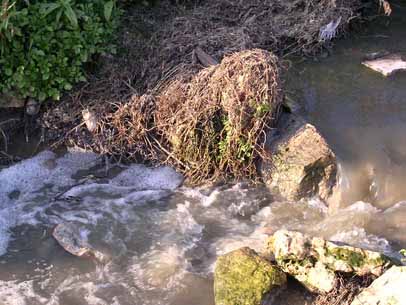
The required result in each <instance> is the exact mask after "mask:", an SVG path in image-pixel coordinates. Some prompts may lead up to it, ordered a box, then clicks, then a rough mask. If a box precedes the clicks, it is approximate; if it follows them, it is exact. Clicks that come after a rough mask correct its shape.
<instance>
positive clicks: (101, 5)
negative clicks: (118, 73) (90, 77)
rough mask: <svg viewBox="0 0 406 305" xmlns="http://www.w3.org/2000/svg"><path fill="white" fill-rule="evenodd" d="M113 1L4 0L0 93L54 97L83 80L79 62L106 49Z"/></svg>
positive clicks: (115, 12) (114, 16) (114, 20)
mask: <svg viewBox="0 0 406 305" xmlns="http://www.w3.org/2000/svg"><path fill="white" fill-rule="evenodd" d="M117 16H118V10H117V9H116V5H115V1H114V0H109V1H107V0H54V1H46V0H30V1H25V0H24V1H23V0H17V1H15V2H11V1H7V0H2V7H1V13H0V92H11V93H13V94H17V95H19V96H21V97H33V98H37V99H38V100H40V101H43V100H45V99H47V98H52V99H54V100H58V99H59V97H60V94H61V92H62V91H63V90H70V89H71V88H72V86H73V85H74V84H75V83H77V82H79V81H83V80H85V75H84V68H83V64H84V63H86V62H88V61H90V60H91V59H92V56H93V55H95V54H100V53H103V52H106V51H111V49H109V44H108V42H109V41H110V39H111V35H112V33H113V31H114V29H115V26H116V23H117Z"/></svg>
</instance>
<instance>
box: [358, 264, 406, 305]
mask: <svg viewBox="0 0 406 305" xmlns="http://www.w3.org/2000/svg"><path fill="white" fill-rule="evenodd" d="M405 283H406V267H397V266H393V267H392V268H390V269H389V270H388V271H386V272H385V273H384V274H383V275H382V276H381V277H379V278H378V279H376V280H375V281H374V282H373V283H372V284H371V286H369V287H368V288H366V289H365V290H364V291H363V292H361V294H359V295H358V296H357V297H356V298H355V300H354V301H353V302H352V303H351V305H403V304H406V291H405V289H404V287H405Z"/></svg>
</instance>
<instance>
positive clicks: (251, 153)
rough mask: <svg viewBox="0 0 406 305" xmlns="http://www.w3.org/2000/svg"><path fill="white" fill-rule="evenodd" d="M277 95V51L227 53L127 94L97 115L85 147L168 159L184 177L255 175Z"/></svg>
mask: <svg viewBox="0 0 406 305" xmlns="http://www.w3.org/2000/svg"><path fill="white" fill-rule="evenodd" d="M282 99H283V92H282V89H281V81H280V79H279V66H278V59H277V57H275V56H274V55H272V54H271V53H269V52H267V51H263V50H257V49H254V50H251V51H243V52H239V53H235V54H233V55H231V56H228V57H226V58H225V59H224V60H223V61H222V63H221V64H219V65H215V66H211V67H208V68H206V69H203V70H201V71H200V72H199V73H197V74H196V75H193V74H191V73H190V72H189V71H188V70H186V71H179V74H178V75H177V77H174V78H173V79H171V81H168V83H167V84H165V85H163V87H162V89H161V90H160V93H159V94H157V95H155V96H152V95H142V96H138V95H134V96H133V97H132V99H131V101H130V102H129V103H126V104H124V105H122V106H120V107H118V109H117V110H116V111H114V112H112V113H110V114H108V115H107V116H105V117H103V119H102V120H100V121H99V126H98V128H97V129H96V130H95V131H94V133H93V134H92V138H93V139H94V141H93V142H92V145H91V149H92V150H96V151H98V152H107V153H111V154H114V155H122V154H123V153H124V156H125V157H126V158H127V159H136V160H144V161H151V162H159V163H164V164H170V165H173V166H175V167H176V168H178V170H179V171H181V172H183V173H184V174H185V176H186V177H188V178H189V182H190V183H192V184H197V183H200V182H202V181H208V180H215V179H217V178H225V177H228V176H232V177H235V178H242V177H250V178H255V177H256V176H257V172H256V161H257V160H258V158H260V157H261V158H268V156H267V155H266V153H265V151H264V144H265V140H266V134H265V131H266V130H268V129H269V128H271V127H272V126H274V123H275V120H276V118H277V115H278V111H279V108H280V105H281V103H282ZM82 144H84V143H82Z"/></svg>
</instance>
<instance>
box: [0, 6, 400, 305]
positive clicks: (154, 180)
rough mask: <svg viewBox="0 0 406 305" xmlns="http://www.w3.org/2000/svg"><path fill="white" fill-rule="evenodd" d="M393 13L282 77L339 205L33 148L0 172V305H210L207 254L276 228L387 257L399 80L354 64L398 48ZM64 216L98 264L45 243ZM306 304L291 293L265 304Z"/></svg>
mask: <svg viewBox="0 0 406 305" xmlns="http://www.w3.org/2000/svg"><path fill="white" fill-rule="evenodd" d="M399 10H400V11H401V12H403V13H402V14H399V16H398V17H396V18H395V19H394V21H393V23H392V25H391V26H390V27H388V28H385V27H379V26H376V27H374V28H372V29H370V30H368V31H362V33H360V34H358V35H357V37H353V38H351V39H348V40H345V41H343V42H341V43H340V46H338V47H337V48H336V49H335V52H334V55H332V56H331V57H329V58H326V59H323V60H321V61H319V62H310V63H309V62H307V63H302V64H296V65H295V66H294V67H293V68H292V69H291V72H290V74H289V79H288V83H287V85H288V88H289V90H290V94H292V96H295V97H296V98H297V99H298V100H299V101H300V103H301V104H302V105H303V114H304V115H305V116H306V117H307V119H308V120H309V121H310V122H312V123H313V124H315V125H316V126H317V127H318V128H319V129H320V130H321V132H322V133H323V134H324V135H325V137H326V138H327V140H328V141H329V142H330V143H331V145H332V147H333V148H334V150H335V151H336V153H337V156H338V158H339V160H340V165H341V172H342V179H341V180H342V181H341V186H342V188H343V190H344V193H345V198H344V200H343V202H342V205H341V208H340V209H339V210H338V211H334V212H331V211H330V212H329V211H328V208H326V207H325V205H324V204H323V203H322V202H320V201H319V200H318V199H317V198H314V199H311V200H303V201H300V202H278V201H275V200H274V199H273V198H272V196H271V195H270V194H269V193H268V192H267V191H266V190H265V189H263V188H260V187H252V186H249V185H247V184H244V183H240V184H236V185H225V186H221V187H213V188H201V189H199V188H193V189H192V188H187V187H181V186H180V185H181V184H182V177H181V176H179V175H178V174H177V173H175V172H174V171H173V170H171V169H170V168H156V169H151V168H146V167H144V166H141V165H132V166H128V167H119V166H115V167H113V168H112V169H111V170H109V172H108V173H106V170H105V167H104V166H103V165H102V160H101V159H100V158H99V157H98V156H96V155H93V154H90V153H84V152H79V151H71V152H67V153H64V154H55V153H53V152H49V151H44V152H42V153H40V154H38V155H37V156H35V157H33V158H31V159H28V160H25V161H23V162H21V163H19V164H16V165H14V166H12V167H9V168H7V169H3V170H1V171H0V304H1V305H20V304H21V305H39V304H41V305H45V304H47V305H88V304H89V305H144V304H145V305H147V304H153V305H159V304H165V305H172V304H173V305H213V290H212V284H213V283H212V281H213V277H212V272H213V268H214V262H215V259H216V257H217V256H218V255H221V254H224V253H226V252H228V251H231V250H233V249H236V248H239V247H241V246H250V247H252V248H254V249H257V250H261V248H262V247H263V245H264V242H265V240H266V238H267V233H268V232H271V231H273V230H276V229H279V228H287V229H293V230H299V231H302V232H307V233H310V234H314V235H318V236H323V237H326V238H329V239H332V240H336V241H342V242H346V243H349V244H352V245H357V246H362V247H366V248H369V249H374V250H378V251H381V252H384V253H386V254H388V255H392V256H397V255H398V254H397V251H398V250H399V249H401V248H403V247H406V221H405V219H406V188H405V187H403V185H404V181H405V178H406V171H405V168H406V150H405V147H406V146H405V145H406V132H405V131H406V86H405V84H406V75H405V74H399V75H397V76H395V77H393V78H389V79H385V78H383V77H382V76H380V75H379V74H377V73H374V72H371V71H369V70H368V69H366V68H363V67H362V66H361V65H360V61H361V58H362V56H363V54H365V53H368V52H373V51H381V50H389V51H401V50H406V39H405V37H404V29H405V26H406V22H405V20H404V19H402V18H406V12H405V11H404V10H402V9H399ZM402 16H405V17H402ZM377 34H379V36H376V35H377ZM374 35H375V36H374ZM403 200H405V201H403ZM65 222H70V223H73V224H74V225H75V227H76V228H77V229H78V230H79V232H80V235H81V237H82V238H83V239H84V240H86V241H87V243H88V244H89V245H91V246H92V247H93V248H95V249H97V250H98V251H100V252H102V253H104V254H105V255H106V256H108V257H110V260H109V261H108V262H107V263H103V264H102V263H96V262H94V261H92V260H90V259H84V258H77V257H74V256H72V255H70V254H68V253H67V252H65V250H64V249H63V248H61V247H60V246H59V245H58V244H57V242H56V241H55V240H54V239H53V237H52V229H53V228H54V227H55V225H57V224H59V223H65ZM310 303H311V300H310V299H309V296H307V295H306V294H305V293H303V291H301V290H300V289H299V290H298V291H297V290H296V289H290V290H288V291H287V292H286V293H285V294H284V295H283V296H282V297H280V298H279V299H278V300H277V301H276V304H277V305H288V304H294V305H301V304H303V305H304V304H310Z"/></svg>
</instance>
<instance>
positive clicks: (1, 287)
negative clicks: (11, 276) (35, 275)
mask: <svg viewBox="0 0 406 305" xmlns="http://www.w3.org/2000/svg"><path fill="white" fill-rule="evenodd" d="M47 301H48V300H47V299H46V298H44V297H41V296H39V295H38V294H37V293H36V292H35V291H34V288H33V281H24V282H18V281H8V282H5V281H0V304H2V305H45V304H47Z"/></svg>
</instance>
